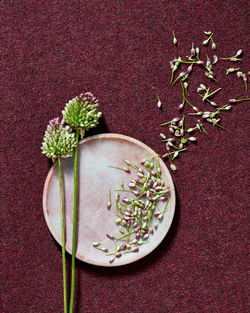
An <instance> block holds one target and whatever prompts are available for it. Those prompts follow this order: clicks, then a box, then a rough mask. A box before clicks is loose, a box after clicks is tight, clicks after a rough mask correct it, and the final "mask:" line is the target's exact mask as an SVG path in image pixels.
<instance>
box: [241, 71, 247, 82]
mask: <svg viewBox="0 0 250 313" xmlns="http://www.w3.org/2000/svg"><path fill="white" fill-rule="evenodd" d="M242 78H243V80H244V82H246V81H247V75H246V73H244V74H243V75H242Z"/></svg>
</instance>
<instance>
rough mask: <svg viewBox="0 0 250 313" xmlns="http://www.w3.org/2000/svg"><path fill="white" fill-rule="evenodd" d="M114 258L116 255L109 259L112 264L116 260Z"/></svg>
mask: <svg viewBox="0 0 250 313" xmlns="http://www.w3.org/2000/svg"><path fill="white" fill-rule="evenodd" d="M114 260H115V257H114V256H112V258H110V259H109V263H110V264H112V263H113V262H114Z"/></svg>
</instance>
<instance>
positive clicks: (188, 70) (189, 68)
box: [187, 64, 193, 74]
mask: <svg viewBox="0 0 250 313" xmlns="http://www.w3.org/2000/svg"><path fill="white" fill-rule="evenodd" d="M192 69H193V64H191V65H189V67H188V68H187V73H188V74H190V73H191V72H192Z"/></svg>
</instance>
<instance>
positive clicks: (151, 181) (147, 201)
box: [92, 155, 170, 264]
mask: <svg viewBox="0 0 250 313" xmlns="http://www.w3.org/2000/svg"><path fill="white" fill-rule="evenodd" d="M125 163H126V164H127V165H128V166H130V167H131V168H132V169H134V170H135V171H136V172H135V173H136V175H137V178H135V179H131V180H130V181H129V182H128V183H127V186H128V187H127V188H125V187H124V183H123V182H122V184H121V188H120V189H115V191H116V192H118V191H119V192H122V193H123V194H124V196H123V197H121V196H120V193H118V194H116V196H115V214H116V217H117V218H116V220H115V222H116V225H118V226H119V227H120V229H119V233H120V234H118V235H117V234H111V233H107V234H106V237H107V238H108V239H110V240H111V241H112V242H113V243H114V250H113V251H112V252H109V251H108V249H107V248H105V247H103V248H102V247H100V246H101V243H100V242H93V244H92V245H93V247H94V248H96V249H98V250H100V251H102V252H105V253H106V256H110V259H109V263H110V264H111V263H113V262H114V261H115V260H116V259H117V258H121V257H122V256H123V255H125V254H127V253H137V252H139V247H138V246H141V245H143V244H146V243H148V242H149V240H150V236H151V235H153V234H154V232H155V231H157V229H158V223H159V222H161V221H162V220H163V218H164V214H165V212H166V210H167V206H168V203H169V200H170V193H169V192H170V188H169V187H168V186H166V183H165V182H164V180H163V179H162V176H161V168H160V162H159V156H158V155H156V156H154V157H152V158H150V159H147V160H142V162H141V164H142V166H143V169H142V167H141V166H140V165H133V164H132V163H131V162H130V161H128V160H125ZM121 167H122V166H121ZM162 202H165V205H164V208H163V209H160V208H159V204H160V203H162Z"/></svg>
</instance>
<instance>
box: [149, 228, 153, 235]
mask: <svg viewBox="0 0 250 313" xmlns="http://www.w3.org/2000/svg"><path fill="white" fill-rule="evenodd" d="M148 231H149V233H150V234H151V235H153V233H154V230H153V228H152V227H149V230H148Z"/></svg>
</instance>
